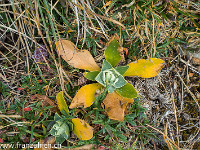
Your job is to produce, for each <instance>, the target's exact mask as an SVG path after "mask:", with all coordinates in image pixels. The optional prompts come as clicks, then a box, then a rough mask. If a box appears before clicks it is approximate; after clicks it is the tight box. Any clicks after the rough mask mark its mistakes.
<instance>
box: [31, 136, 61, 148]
mask: <svg viewBox="0 0 200 150" xmlns="http://www.w3.org/2000/svg"><path fill="white" fill-rule="evenodd" d="M55 143H56V138H55V137H53V136H49V137H47V138H45V139H44V140H40V141H39V144H38V146H39V147H37V148H34V150H53V149H54V148H51V147H50V146H52V147H53V146H54V144H55ZM57 146H58V145H57Z"/></svg>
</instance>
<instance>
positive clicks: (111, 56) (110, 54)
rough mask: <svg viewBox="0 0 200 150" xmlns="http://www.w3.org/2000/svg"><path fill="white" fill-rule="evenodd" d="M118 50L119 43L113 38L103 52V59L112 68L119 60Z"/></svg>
mask: <svg viewBox="0 0 200 150" xmlns="http://www.w3.org/2000/svg"><path fill="white" fill-rule="evenodd" d="M118 48H119V42H118V41H117V40H116V39H115V38H114V39H113V40H112V41H111V42H110V43H109V45H108V47H107V48H106V50H105V58H106V60H107V61H108V62H109V63H110V64H111V65H112V66H113V67H115V66H116V65H117V64H118V63H119V62H120V60H121V55H120V52H119V51H118Z"/></svg>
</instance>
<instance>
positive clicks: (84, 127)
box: [72, 118, 93, 140]
mask: <svg viewBox="0 0 200 150" xmlns="http://www.w3.org/2000/svg"><path fill="white" fill-rule="evenodd" d="M72 123H73V124H74V127H73V132H74V134H75V135H76V136H77V137H78V138H79V139H81V140H90V139H91V138H92V137H93V128H92V127H91V126H90V125H89V124H88V123H86V122H85V121H84V120H81V119H79V118H74V119H72Z"/></svg>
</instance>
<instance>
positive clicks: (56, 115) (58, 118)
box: [54, 113, 61, 121]
mask: <svg viewBox="0 0 200 150" xmlns="http://www.w3.org/2000/svg"><path fill="white" fill-rule="evenodd" d="M60 119H61V117H60V116H59V115H58V113H55V116H54V121H58V120H60Z"/></svg>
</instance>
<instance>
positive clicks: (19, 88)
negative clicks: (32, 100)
mask: <svg viewBox="0 0 200 150" xmlns="http://www.w3.org/2000/svg"><path fill="white" fill-rule="evenodd" d="M27 87H28V86H25V87H24V88H21V87H18V88H17V90H18V91H21V90H24V89H26V88H27Z"/></svg>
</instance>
